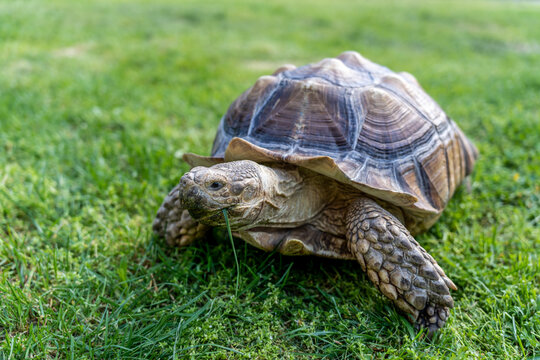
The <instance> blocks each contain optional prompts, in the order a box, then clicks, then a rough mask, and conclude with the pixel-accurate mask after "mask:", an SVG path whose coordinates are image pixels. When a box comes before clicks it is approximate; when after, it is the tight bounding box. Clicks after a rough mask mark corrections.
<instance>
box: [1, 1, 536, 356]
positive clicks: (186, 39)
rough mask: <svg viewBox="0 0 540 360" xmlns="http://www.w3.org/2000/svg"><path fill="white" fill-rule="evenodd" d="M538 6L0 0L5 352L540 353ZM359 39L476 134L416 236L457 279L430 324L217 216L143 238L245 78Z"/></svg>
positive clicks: (350, 275)
mask: <svg viewBox="0 0 540 360" xmlns="http://www.w3.org/2000/svg"><path fill="white" fill-rule="evenodd" d="M539 18H540V6H538V5H537V4H532V3H528V2H501V1H497V2H470V1H469V2H452V3H451V4H450V3H449V2H446V1H441V2H438V1H429V2H428V1H426V2H410V1H399V2H397V1H396V2H390V1H377V2H359V1H353V0H350V1H332V2H331V5H330V3H329V2H327V1H323V0H316V1H314V0H295V1H287V0H278V1H266V2H263V1H260V2H255V1H251V2H248V3H247V2H244V1H223V2H216V3H214V2H211V1H206V0H205V1H199V0H197V1H173V0H156V1H152V2H150V1H138V2H131V1H129V2H128V1H99V2H88V1H69V0H65V1H33V0H31V1H24V2H22V1H10V0H7V1H2V2H0V359H24V358H36V359H175V358H178V359H179V358H190V357H191V358H197V359H198V358H203V359H214V358H217V359H231V358H233V359H244V358H258V359H274V358H283V359H317V358H329V359H330V358H360V359H373V358H389V359H402V358H406V359H409V358H410V359H418V358H422V359H424V358H425V359H440V358H445V359H451V358H457V359H469V358H482V359H484V358H488V359H491V358H493V359H511V358H535V357H539V356H540V285H539V284H540V259H539V253H540V224H539V223H540V185H539V183H540V155H539V154H540V95H539V94H540V68H539V66H540V40H539V39H540V26H538V19H539ZM344 50H356V51H359V52H360V53H362V54H363V55H364V56H366V57H368V58H369V59H372V60H373V61H375V62H378V63H381V64H383V65H386V66H388V67H390V68H391V69H394V70H396V71H408V72H411V73H413V74H414V75H415V76H416V77H417V78H418V80H419V81H420V83H421V84H422V85H423V87H424V88H425V89H426V90H427V92H428V93H430V94H431V95H432V96H433V97H434V98H435V99H436V100H437V101H438V102H439V103H440V104H441V106H442V107H443V109H445V110H446V111H447V113H448V114H449V115H450V116H451V117H452V118H454V119H455V121H456V122H457V123H458V124H459V126H460V127H461V128H462V129H463V131H464V132H465V133H466V134H468V136H469V137H470V138H471V139H472V140H473V141H474V142H475V143H476V145H477V146H478V148H479V150H480V154H481V157H480V159H479V161H478V163H477V166H476V168H475V171H474V173H473V175H472V176H471V179H470V180H471V181H470V186H469V187H468V188H467V187H465V186H462V187H461V188H459V189H458V191H457V193H456V194H455V196H454V198H453V199H452V201H451V202H450V204H449V206H448V208H447V209H446V211H445V213H444V214H443V216H442V217H441V219H440V220H439V221H438V222H437V223H436V225H435V226H434V227H433V228H432V229H430V231H429V232H427V233H425V234H422V235H421V236H419V237H418V240H419V241H420V243H422V244H423V245H424V247H425V248H426V249H427V250H428V251H429V252H430V253H431V254H432V255H433V256H434V257H435V258H436V259H438V261H439V263H440V264H441V266H442V267H443V268H444V269H445V270H446V273H447V274H448V275H449V277H450V278H451V279H452V280H453V281H454V282H455V283H456V285H457V286H458V288H459V290H458V291H456V292H454V293H453V296H454V299H455V303H456V305H455V308H454V309H453V310H452V312H451V317H450V320H449V322H448V324H447V325H446V326H445V327H444V328H443V330H442V331H440V332H439V333H438V334H437V335H436V337H435V338H434V339H433V341H432V342H431V343H430V342H427V341H424V340H422V339H419V338H418V337H417V336H416V333H415V331H414V330H413V328H412V326H411V325H410V324H409V323H408V322H407V321H406V320H405V318H404V317H403V316H402V315H400V314H399V313H398V312H397V311H396V310H395V308H394V307H393V306H392V304H391V303H390V302H389V301H386V300H384V299H383V298H382V296H381V295H380V294H379V293H378V292H377V291H376V290H375V288H374V287H373V286H372V285H371V284H370V282H369V280H368V278H367V276H366V275H365V274H364V273H363V272H362V271H361V269H360V267H359V265H358V264H357V263H353V262H343V261H331V260H324V259H319V258H312V257H305V258H302V257H296V258H295V257H285V256H280V255H278V254H269V253H264V252H262V251H259V250H257V249H255V248H253V247H251V246H249V245H247V244H245V243H243V242H242V241H240V240H235V241H234V243H235V248H236V250H237V253H238V260H239V263H240V268H239V272H240V278H239V281H240V282H239V289H238V293H236V291H235V287H236V271H237V269H236V267H235V260H234V255H233V248H232V246H231V243H230V241H229V239H228V238H227V236H226V232H224V231H220V230H216V231H215V232H214V233H213V234H212V236H211V237H209V238H208V239H206V240H205V241H201V242H198V243H196V244H194V245H193V246H191V247H188V248H185V249H174V248H169V247H167V246H166V244H165V243H164V241H163V240H162V239H159V238H156V237H155V236H153V235H152V233H151V224H152V220H153V217H154V215H155V212H156V211H157V209H158V207H159V205H160V203H161V201H162V199H163V197H164V196H165V195H166V194H167V192H168V191H169V189H170V188H172V187H173V186H174V185H175V184H176V183H177V182H178V180H179V178H180V176H181V175H182V174H183V173H184V172H185V171H187V170H188V166H187V165H186V164H185V163H183V162H182V161H181V160H180V157H181V155H182V154H183V153H184V152H188V151H189V152H196V153H199V154H203V155H207V154H208V153H209V151H210V148H211V145H212V140H213V137H214V134H215V130H216V127H217V124H218V122H219V119H220V117H221V116H222V115H223V114H224V112H225V111H226V110H227V107H228V105H229V104H230V103H231V102H232V101H233V100H234V99H235V98H236V97H237V96H238V95H239V94H240V93H241V92H242V91H244V90H245V89H246V88H248V87H249V86H251V84H253V83H254V81H255V80H256V79H257V77H259V76H261V75H263V74H268V73H270V72H272V71H273V70H274V69H275V68H277V67H278V66H279V65H281V64H283V63H293V64H296V65H302V64H305V63H308V62H313V61H318V60H320V59H321V58H323V57H329V56H337V55H338V54H339V53H341V52H342V51H344Z"/></svg>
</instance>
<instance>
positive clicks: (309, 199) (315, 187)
mask: <svg viewBox="0 0 540 360" xmlns="http://www.w3.org/2000/svg"><path fill="white" fill-rule="evenodd" d="M259 166H260V178H261V181H262V184H263V187H262V188H263V194H262V206H261V209H260V213H259V215H258V216H257V219H256V221H255V222H254V223H253V224H251V225H249V226H246V227H244V228H243V229H244V230H245V229H248V228H253V227H258V226H268V227H296V226H299V225H302V224H305V223H306V222H309V221H310V220H312V219H314V218H315V217H317V215H319V214H320V213H321V212H322V211H323V209H324V208H325V206H326V205H327V204H328V203H329V202H331V201H332V199H334V198H335V187H334V186H331V185H330V184H329V183H328V182H329V181H330V180H329V179H328V178H326V177H324V176H320V175H317V174H316V173H314V172H311V171H309V170H305V169H299V168H297V167H292V166H272V167H268V166H264V165H259ZM325 180H326V181H325ZM325 182H326V184H325Z"/></svg>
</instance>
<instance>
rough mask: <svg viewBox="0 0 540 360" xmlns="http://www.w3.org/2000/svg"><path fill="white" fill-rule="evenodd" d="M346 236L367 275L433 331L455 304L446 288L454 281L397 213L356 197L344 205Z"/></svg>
mask: <svg viewBox="0 0 540 360" xmlns="http://www.w3.org/2000/svg"><path fill="white" fill-rule="evenodd" d="M346 236H347V240H348V245H349V249H350V251H351V252H352V253H353V254H354V255H355V256H356V259H357V260H358V262H359V263H360V265H361V266H362V269H363V270H364V271H367V275H368V277H369V279H370V280H371V281H372V282H373V283H374V284H375V286H377V288H378V289H379V290H380V291H381V292H382V293H383V294H384V295H385V296H386V297H388V298H389V299H391V300H392V301H393V302H394V304H396V306H397V307H398V308H399V309H401V310H402V311H404V312H405V313H407V314H409V315H412V317H413V319H414V321H415V325H416V327H417V328H427V332H428V337H432V336H433V334H434V333H435V331H436V330H438V329H439V328H441V327H442V326H444V324H445V323H446V320H447V318H448V315H449V308H452V307H453V306H454V301H453V299H452V297H451V296H450V291H449V288H451V289H454V290H456V286H455V285H454V283H453V282H452V281H451V280H450V279H449V278H448V277H447V276H446V275H445V274H444V271H443V270H442V269H441V268H440V267H439V265H437V262H436V261H435V260H434V259H433V257H431V255H429V254H428V253H427V252H426V250H424V249H423V248H422V247H421V246H420V245H419V244H418V242H417V241H416V240H415V239H414V238H413V237H412V236H411V235H410V233H409V231H408V230H407V229H406V228H405V226H403V224H402V223H401V222H400V221H399V220H398V219H397V218H396V217H394V216H393V215H392V214H390V213H389V212H388V211H386V210H384V209H383V208H382V207H381V206H379V205H378V204H377V203H376V202H375V201H373V200H371V199H368V198H360V199H358V200H356V201H355V202H354V203H352V204H351V205H350V207H349V210H348V213H347V234H346Z"/></svg>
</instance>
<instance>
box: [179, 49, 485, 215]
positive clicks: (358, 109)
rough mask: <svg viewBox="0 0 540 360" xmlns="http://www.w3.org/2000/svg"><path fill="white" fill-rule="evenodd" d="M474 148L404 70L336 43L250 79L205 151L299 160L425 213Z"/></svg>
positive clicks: (468, 166) (444, 194)
mask: <svg viewBox="0 0 540 360" xmlns="http://www.w3.org/2000/svg"><path fill="white" fill-rule="evenodd" d="M476 157H477V150H476V148H475V147H474V145H473V144H472V143H471V142H470V141H469V140H468V139H467V138H466V137H465V135H464V134H463V133H462V132H461V130H460V129H459V128H458V127H457V125H456V124H455V123H454V122H453V121H452V120H451V119H450V118H449V117H448V116H447V115H446V114H445V113H444V111H442V110H441V108H440V107H439V105H438V104H437V103H436V102H435V101H434V100H433V99H432V98H431V97H430V96H429V95H427V94H426V93H425V92H424V90H423V89H422V88H421V87H420V85H419V84H418V82H417V81H416V79H415V78H414V77H413V76H412V75H410V74H408V73H395V72H393V71H391V70H389V69H387V68H386V67H383V66H380V65H377V64H375V63H373V62H371V61H369V60H367V59H365V58H364V57H362V56H360V55H359V54H358V53H356V52H345V53H343V54H341V55H340V56H338V57H337V58H332V59H324V60H322V61H320V62H318V63H315V64H310V65H306V66H303V67H300V68H295V67H294V66H284V67H282V68H280V69H278V70H277V71H276V72H275V73H274V74H273V75H271V76H263V77H261V78H259V79H258V81H257V82H256V83H255V85H254V86H253V87H251V88H250V89H248V90H247V91H246V92H244V93H243V94H242V95H241V96H240V97H239V98H238V99H237V100H236V101H234V102H233V103H232V105H231V106H230V108H229V110H228V112H227V113H226V114H225V116H224V117H223V118H222V120H221V123H220V126H219V130H218V133H217V136H216V139H215V141H214V146H213V149H212V157H211V158H207V159H209V160H210V159H213V160H214V161H223V159H224V160H225V161H233V160H242V159H246V160H254V161H259V162H272V161H279V162H287V163H291V164H296V165H298V166H304V167H306V168H309V169H311V170H314V171H317V172H319V173H321V174H324V175H327V176H330V177H332V178H334V179H336V180H338V181H341V182H344V183H347V184H350V185H352V186H355V187H356V188H358V189H360V190H362V191H364V192H366V193H368V194H370V195H372V196H376V197H378V198H381V199H383V200H386V201H389V202H391V203H393V204H395V205H398V206H401V207H402V208H404V209H407V210H410V211H412V212H413V213H414V214H415V215H416V216H415V217H419V218H422V216H425V217H426V218H433V216H434V215H436V214H440V212H441V211H442V210H443V209H444V207H445V206H446V204H447V202H448V200H449V199H450V197H451V196H452V194H453V193H454V190H455V189H456V187H457V186H458V185H459V183H460V182H461V181H462V180H463V178H464V177H465V176H467V175H468V174H469V173H470V172H471V171H472V168H473V165H474V162H475V159H476ZM188 160H189V156H188ZM199 160H200V161H203V158H199ZM200 161H199V162H200ZM191 162H192V163H193V162H195V163H196V162H197V160H196V159H195V158H192V159H191ZM203 162H204V161H203Z"/></svg>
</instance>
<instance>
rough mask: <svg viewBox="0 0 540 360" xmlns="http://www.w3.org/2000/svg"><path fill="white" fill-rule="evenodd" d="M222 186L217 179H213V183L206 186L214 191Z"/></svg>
mask: <svg viewBox="0 0 540 360" xmlns="http://www.w3.org/2000/svg"><path fill="white" fill-rule="evenodd" d="M222 187H223V184H222V183H221V182H219V181H214V182H213V183H211V184H210V185H209V186H208V188H209V189H210V190H213V191H216V190H219V189H221V188H222Z"/></svg>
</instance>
